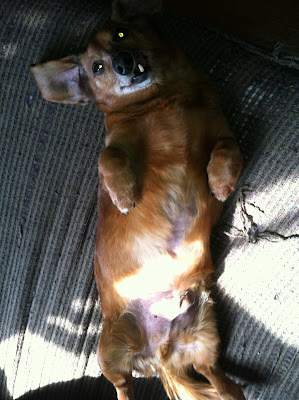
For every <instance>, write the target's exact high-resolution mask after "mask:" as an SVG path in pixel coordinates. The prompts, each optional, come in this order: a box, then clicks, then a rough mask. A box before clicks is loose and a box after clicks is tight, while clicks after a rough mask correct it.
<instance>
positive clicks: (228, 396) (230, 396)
mask: <svg viewBox="0 0 299 400" xmlns="http://www.w3.org/2000/svg"><path fill="white" fill-rule="evenodd" d="M193 367H194V369H195V370H196V372H198V373H200V374H202V375H203V376H205V377H206V378H207V379H208V380H209V381H210V383H211V384H212V385H213V386H214V388H215V389H216V390H217V392H218V394H219V396H220V399H221V400H245V397H244V395H243V393H242V390H241V389H240V388H239V386H238V385H236V384H235V383H234V382H233V381H231V380H230V379H229V378H228V377H227V376H226V375H225V373H224V371H223V370H222V369H221V367H220V366H219V365H218V364H217V363H216V364H214V365H209V364H203V363H202V360H201V361H196V362H195V363H193Z"/></svg>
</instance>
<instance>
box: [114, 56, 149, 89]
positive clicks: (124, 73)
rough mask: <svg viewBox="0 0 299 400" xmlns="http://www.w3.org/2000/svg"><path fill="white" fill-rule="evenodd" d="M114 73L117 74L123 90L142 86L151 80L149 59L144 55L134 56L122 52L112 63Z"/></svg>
mask: <svg viewBox="0 0 299 400" xmlns="http://www.w3.org/2000/svg"><path fill="white" fill-rule="evenodd" d="M112 66H113V69H114V71H115V72H116V73H117V76H118V80H119V82H120V84H121V89H125V88H128V87H130V86H135V85H140V84H141V83H144V82H145V81H149V80H150V70H151V69H150V66H149V62H148V59H147V57H146V56H145V55H143V54H138V55H136V56H133V55H132V54H131V53H129V52H125V51H122V52H120V53H118V54H117V56H116V57H115V58H114V59H113V61H112Z"/></svg>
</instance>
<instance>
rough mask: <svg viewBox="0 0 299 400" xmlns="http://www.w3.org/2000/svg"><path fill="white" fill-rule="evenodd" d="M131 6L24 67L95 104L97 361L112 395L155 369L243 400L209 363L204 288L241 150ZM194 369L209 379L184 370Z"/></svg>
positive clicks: (211, 342) (211, 321) (121, 394)
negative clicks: (99, 115)
mask: <svg viewBox="0 0 299 400" xmlns="http://www.w3.org/2000/svg"><path fill="white" fill-rule="evenodd" d="M127 3H128V4H130V5H131V6H132V4H133V6H134V1H133V0H131V2H130V1H128V2H127ZM157 3H158V2H157V1H155V4H156V5H157ZM135 7H136V4H135ZM116 10H118V11H116ZM133 10H134V7H131V8H128V10H127V11H126V2H125V1H123V2H122V3H120V2H118V3H117V4H114V15H113V18H112V20H111V21H109V22H108V23H107V24H106V25H105V26H104V27H103V28H102V29H101V30H100V32H99V33H98V34H97V35H96V36H95V38H94V39H93V40H92V41H91V42H90V44H89V46H88V48H87V50H86V52H85V53H84V54H82V55H81V56H80V57H66V58H64V59H62V60H57V61H51V62H48V63H45V64H41V65H37V66H34V67H32V72H33V74H34V76H35V78H36V80H37V82H38V84H39V87H40V89H41V91H42V94H43V96H44V97H45V98H46V99H48V100H52V101H60V102H66V103H86V102H88V101H89V100H92V101H93V102H95V103H96V104H97V105H98V106H99V108H100V109H101V110H102V111H104V112H105V122H106V127H107V132H108V135H107V140H106V148H105V150H104V151H103V152H102V154H101V156H100V160H99V174H100V188H99V195H98V215H99V217H98V218H99V223H98V234H97V240H96V254H95V277H96V281H97V285H98V289H99V293H100V299H101V307H102V313H103V315H104V318H105V322H104V327H103V331H102V334H101V338H100V341H99V347H98V360H99V364H100V366H101V368H102V371H103V373H104V374H105V375H106V377H107V378H108V379H109V380H110V381H111V382H112V383H113V384H114V386H115V388H116V390H117V394H118V399H119V400H133V399H134V395H133V389H132V371H133V370H137V371H140V372H142V373H143V374H145V375H146V376H150V375H152V374H154V373H155V372H158V373H159V374H160V376H161V379H162V382H163V384H164V387H165V389H166V391H167V393H168V395H169V397H170V398H173V399H178V398H181V399H219V398H220V399H223V400H241V399H244V396H243V394H242V392H241V390H240V389H239V388H238V386H237V385H235V384H234V383H233V382H232V381H231V380H230V379H228V378H227V377H226V375H225V374H224V372H223V371H222V370H221V368H220V366H219V365H218V361H217V360H218V356H219V344H220V342H219V336H218V332H217V327H216V317H215V314H214V311H213V303H212V300H211V298H210V295H209V289H210V286H211V283H212V274H213V264H212V260H211V255H210V233H211V229H212V227H213V226H214V225H215V223H216V222H217V220H218V218H219V216H220V213H221V209H222V203H221V202H222V201H224V200H225V199H226V198H227V197H228V195H229V194H230V193H231V191H232V190H234V187H235V184H236V181H237V179H238V176H239V173H240V170H241V166H242V157H241V155H240V152H239V148H238V146H237V144H236V142H235V139H234V135H233V133H232V131H231V130H230V128H229V126H228V124H227V122H226V120H225V118H224V116H223V115H222V113H221V111H220V109H219V107H218V103H217V99H216V96H215V93H214V90H213V88H211V87H210V86H209V85H208V83H207V82H206V81H205V79H204V78H203V76H201V75H200V74H198V72H195V71H193V69H192V68H191V67H190V66H189V64H188V62H187V60H186V59H185V57H184V55H183V54H182V53H181V52H180V51H179V50H178V49H176V48H173V47H171V46H170V45H169V44H168V43H165V42H164V41H163V40H161V38H160V37H159V36H158V35H157V34H156V33H155V32H154V31H153V29H152V24H151V22H148V21H150V19H148V18H145V17H143V16H140V15H137V18H134V12H133ZM126 12H127V15H125V16H126V18H127V19H128V20H127V21H124V20H123V16H124V14H126ZM148 12H149V10H145V11H144V10H143V11H142V13H143V14H144V13H148ZM120 14H121V15H122V18H121V19H120ZM115 34H116V35H118V36H116V37H115V36H114V35H115ZM192 367H193V368H194V369H195V370H196V371H197V372H198V373H200V374H203V375H204V376H205V377H206V378H207V379H208V380H209V382H210V383H205V382H201V381H199V380H196V379H195V378H192V377H191V375H190V376H189V370H190V368H192Z"/></svg>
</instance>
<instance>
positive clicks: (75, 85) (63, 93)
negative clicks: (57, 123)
mask: <svg viewBox="0 0 299 400" xmlns="http://www.w3.org/2000/svg"><path fill="white" fill-rule="evenodd" d="M30 69H31V72H32V74H33V76H34V78H35V80H36V82H37V84H38V87H39V89H40V91H41V94H42V96H43V98H44V99H46V100H49V101H54V102H58V103H76V104H86V103H89V102H90V101H91V99H92V95H91V89H90V86H89V82H88V77H87V74H86V72H85V70H84V68H83V66H82V65H81V64H80V61H79V58H78V57H76V56H69V57H65V58H62V59H60V60H55V61H48V62H45V63H42V64H38V65H32V66H31V67H30Z"/></svg>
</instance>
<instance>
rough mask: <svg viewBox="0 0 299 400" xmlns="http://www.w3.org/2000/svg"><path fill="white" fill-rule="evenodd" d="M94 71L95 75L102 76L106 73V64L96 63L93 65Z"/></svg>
mask: <svg viewBox="0 0 299 400" xmlns="http://www.w3.org/2000/svg"><path fill="white" fill-rule="evenodd" d="M92 71H93V73H94V74H97V75H98V74H101V73H102V72H103V71H104V64H103V62H102V61H96V62H94V63H93V64H92Z"/></svg>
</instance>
